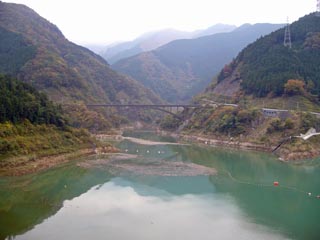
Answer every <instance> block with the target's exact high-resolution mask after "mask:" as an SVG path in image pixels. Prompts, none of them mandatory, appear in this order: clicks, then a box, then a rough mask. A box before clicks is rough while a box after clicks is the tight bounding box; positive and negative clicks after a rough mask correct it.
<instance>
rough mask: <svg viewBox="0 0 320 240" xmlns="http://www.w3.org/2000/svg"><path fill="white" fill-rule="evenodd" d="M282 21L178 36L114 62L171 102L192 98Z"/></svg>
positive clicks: (121, 70) (278, 26) (115, 66)
mask: <svg viewBox="0 0 320 240" xmlns="http://www.w3.org/2000/svg"><path fill="white" fill-rule="evenodd" d="M282 26H283V24H255V25H247V24H246V25H245V26H240V27H239V28H237V29H235V30H233V31H232V32H228V33H218V34H214V35H210V36H205V37H200V38H197V39H185V40H176V41H173V42H170V43H168V44H166V45H163V46H161V47H159V48H157V49H156V50H153V51H150V52H145V53H141V54H139V55H136V56H133V57H130V58H127V59H123V60H120V61H119V62H117V63H115V64H113V65H112V68H114V69H115V70H117V71H120V72H123V73H125V74H128V75H130V76H132V77H134V78H135V79H137V80H138V81H140V82H141V83H143V85H145V86H147V87H149V88H151V89H152V90H153V91H154V92H156V93H158V94H159V95H160V96H162V97H163V98H164V99H165V100H167V101H170V102H185V101H189V100H190V99H191V98H192V96H194V95H196V94H197V93H200V92H201V91H202V90H203V89H204V88H205V87H206V86H207V85H208V84H209V83H210V82H211V81H212V78H213V77H214V76H215V75H216V74H217V73H218V72H219V70H220V69H221V68H222V67H223V66H224V65H225V64H226V63H228V62H230V61H231V60H232V58H233V57H235V56H236V54H237V53H238V52H239V51H240V50H241V49H242V48H244V47H245V46H247V45H248V44H249V43H251V42H253V41H255V40H256V39H257V38H259V37H261V36H262V35H266V34H269V33H270V32H272V31H275V30H277V29H279V28H280V27H282Z"/></svg>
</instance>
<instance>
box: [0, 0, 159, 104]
mask: <svg viewBox="0 0 320 240" xmlns="http://www.w3.org/2000/svg"><path fill="white" fill-rule="evenodd" d="M0 36H1V37H0V56H1V59H0V72H1V73H4V74H10V75H13V76H16V77H17V78H18V79H19V80H22V81H24V82H28V83H31V84H32V85H33V86H34V87H36V88H37V89H38V90H41V91H44V92H46V93H47V94H48V95H49V97H50V98H51V99H52V100H55V101H59V102H70V101H78V100H81V101H84V102H144V103H152V102H159V101H160V100H159V98H158V97H157V96H155V95H154V94H153V93H152V92H151V91H150V90H148V89H146V88H144V87H143V86H142V85H141V84H140V83H138V82H137V81H135V80H133V79H132V78H130V77H127V76H124V75H121V74H118V73H117V72H115V71H114V70H112V69H111V68H110V67H109V65H108V63H107V62H106V61H105V60H104V59H103V58H102V57H100V56H98V55H96V54H94V53H93V52H91V51H89V50H88V49H86V48H84V47H80V46H78V45H76V44H74V43H72V42H69V41H68V40H67V39H66V38H65V37H64V36H63V34H62V33H61V31H60V30H59V29H58V28H57V27H56V26H55V25H53V24H51V23H50V22H48V21H47V20H45V19H44V18H42V17H41V16H39V15H38V14H37V13H36V12H34V11H33V10H32V9H30V8H28V7H26V6H24V5H20V4H13V3H4V2H0Z"/></svg>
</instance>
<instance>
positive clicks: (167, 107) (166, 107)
mask: <svg viewBox="0 0 320 240" xmlns="http://www.w3.org/2000/svg"><path fill="white" fill-rule="evenodd" d="M86 106H87V107H105V108H118V109H121V108H131V109H155V110H159V111H162V112H165V113H169V114H171V115H172V116H174V117H175V118H178V119H179V120H183V119H181V117H180V116H179V115H178V114H176V113H174V110H176V112H177V111H178V109H179V108H183V109H188V108H212V106H209V105H201V104H87V105H86Z"/></svg>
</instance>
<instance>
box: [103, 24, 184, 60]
mask: <svg viewBox="0 0 320 240" xmlns="http://www.w3.org/2000/svg"><path fill="white" fill-rule="evenodd" d="M181 38H189V33H187V32H182V31H177V30H174V29H164V30H161V31H157V32H150V33H145V34H143V35H142V36H140V37H138V38H136V39H134V40H133V41H128V42H123V43H119V44H115V45H111V46H110V47H107V49H106V50H105V51H102V52H101V53H100V55H101V56H102V57H103V58H104V59H106V60H107V61H108V62H109V63H111V64H112V63H115V62H117V61H119V60H120V59H123V58H127V57H131V56H133V55H136V54H138V53H141V52H144V51H150V50H153V49H155V48H157V47H159V46H162V45H164V44H166V43H168V42H171V41H173V40H176V39H181Z"/></svg>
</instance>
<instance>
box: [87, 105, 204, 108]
mask: <svg viewBox="0 0 320 240" xmlns="http://www.w3.org/2000/svg"><path fill="white" fill-rule="evenodd" d="M87 107H136V108H166V107H183V108H209V107H210V106H206V105H200V104H87Z"/></svg>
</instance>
